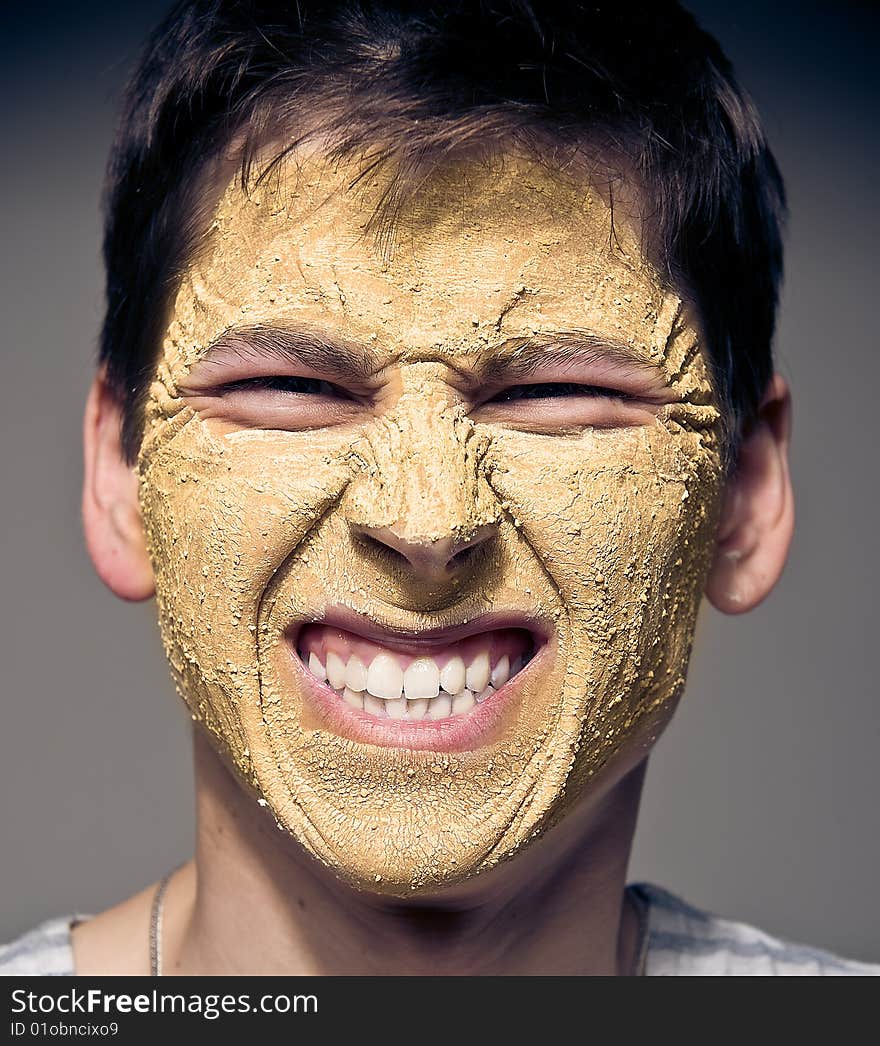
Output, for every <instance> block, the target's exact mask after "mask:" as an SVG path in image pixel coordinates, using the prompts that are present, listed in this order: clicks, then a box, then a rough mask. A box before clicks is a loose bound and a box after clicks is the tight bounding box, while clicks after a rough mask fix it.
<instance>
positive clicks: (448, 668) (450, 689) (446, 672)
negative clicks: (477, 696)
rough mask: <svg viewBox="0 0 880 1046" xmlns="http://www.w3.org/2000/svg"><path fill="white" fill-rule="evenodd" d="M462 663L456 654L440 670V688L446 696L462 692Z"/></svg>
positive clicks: (463, 673)
mask: <svg viewBox="0 0 880 1046" xmlns="http://www.w3.org/2000/svg"><path fill="white" fill-rule="evenodd" d="M464 676H465V672H464V661H462V659H461V658H460V657H459V656H458V655H457V654H456V656H455V657H454V658H452V660H451V661H447V662H446V664H445V665H444V666H443V668H442V669H441V670H440V686H442V687H443V689H444V690H445V691H446V693H447V694H458V693H461V691H462V690H464Z"/></svg>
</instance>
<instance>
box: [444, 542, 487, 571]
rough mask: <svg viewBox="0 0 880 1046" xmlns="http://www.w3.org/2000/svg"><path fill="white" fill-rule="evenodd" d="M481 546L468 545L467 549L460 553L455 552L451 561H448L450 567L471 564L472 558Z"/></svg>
mask: <svg viewBox="0 0 880 1046" xmlns="http://www.w3.org/2000/svg"><path fill="white" fill-rule="evenodd" d="M481 547H482V546H480V545H469V546H468V547H467V548H463V549H462V550H461V552H456V553H455V555H454V556H453V557H452V559H450V560H449V566H450V567H463V566H466V565H467V564H469V563H470V562H472V560H473V559H474V557H475V556H476V555H477V554H478V552H479V551H480V549H481Z"/></svg>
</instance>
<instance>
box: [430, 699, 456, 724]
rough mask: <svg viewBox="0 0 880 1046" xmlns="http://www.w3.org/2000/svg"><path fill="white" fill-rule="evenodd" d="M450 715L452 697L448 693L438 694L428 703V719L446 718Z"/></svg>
mask: <svg viewBox="0 0 880 1046" xmlns="http://www.w3.org/2000/svg"><path fill="white" fill-rule="evenodd" d="M450 715H452V698H451V697H450V696H449V694H440V695H439V696H437V697H435V698H434V700H433V701H432V702H431V703H430V704H429V705H428V719H446V717H447V716H450Z"/></svg>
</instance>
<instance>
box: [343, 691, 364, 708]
mask: <svg viewBox="0 0 880 1046" xmlns="http://www.w3.org/2000/svg"><path fill="white" fill-rule="evenodd" d="M342 700H343V701H344V702H345V703H346V704H347V705H351V707H352V708H357V709H358V710H359V711H361V712H362V711H363V710H364V695H363V694H359V693H356V692H355V691H354V690H351V689H349V688H348V687H346V688H345V689H344V690H343V691H342Z"/></svg>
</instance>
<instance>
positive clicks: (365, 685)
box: [301, 650, 526, 720]
mask: <svg viewBox="0 0 880 1046" xmlns="http://www.w3.org/2000/svg"><path fill="white" fill-rule="evenodd" d="M301 656H303V659H305V656H304V655H301ZM525 664H526V658H525V657H524V656H522V655H519V656H517V657H516V658H514V659H513V661H511V660H510V657H509V655H508V654H502V656H501V657H500V658H499V659H498V663H497V664H496V665H495V667H494V668H492V666H491V664H490V661H489V652H488V650H484V651H482V652H481V653H479V654H477V656H476V657H475V658H474V660H473V661H472V662H471V664H470V665H467V666H465V663H464V661H463V660H462V658H461V657H459V656H458V655H456V656H455V657H453V658H451V659H450V660H449V661H447V662H446V664H445V665H444V666H443V668H442V669H441V668H439V667H438V666H437V662H436V661H435V660H434V659H433V658H431V657H418V658H416V659H415V660H414V661H413V662H412V663H411V664H410V665H409V667H408V668H407V669H406V671H404V670H403V669H402V668H401V667H400V662H399V661H398V660H397V658H396V657H395V656H393V655H392V654H390V653H384V652H383V653H380V654H377V655H376V656H375V657H374V658H373V660H372V661H371V662H370V665H369V667H367V666H366V665H365V664H364V663H363V661H361V659H360V658H359V657H358V656H357V655H355V654H352V655H351V657H349V659H348V663H347V664H346V663H345V662H344V661H343V660H342V658H341V657H340V656H339V655H338V654H336V653H334V652H333V651H332V650H331V651H328V652H327V655H326V665H325V664H322V662H321V658H320V657H319V656H318V655H317V654H316V653H315V652H314V651H310V652H309V655H308V669H309V672H310V673H311V674H312V675H313V676H314V677H315V678H316V679H317V680H318V681H319V682H322V683H323V682H324V681H327V682H329V684H330V686H331V687H333V689H334V690H336V691H337V692H338V693H339V696H340V697H341V698H342V700H343V701H344V702H345V703H346V704H347V705H349V706H350V707H352V708H355V709H358V710H361V711H364V712H367V713H369V714H370V715H373V716H378V717H380V718H389V719H397V720H400V719H412V720H421V719H447V718H448V717H450V716H458V715H465V714H466V713H467V712H470V711H471V709H473V708H474V707H475V706H476V705H478V704H482V703H483V702H484V701H486V700H488V698H490V697H491V696H492V695H493V694H494V693H495V692H496V691H497V690H499V689H500V688H501V687H503V686H504V685H505V683H507V682H508V680H510V679H511V678H512V677H513V676H515V675H516V674H517V672H520V671H521V670H522V669H523V667H524V666H525Z"/></svg>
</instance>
